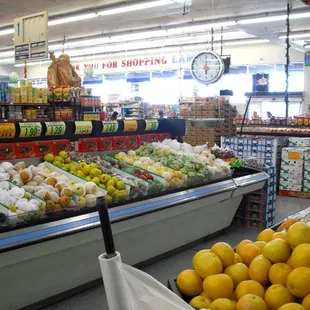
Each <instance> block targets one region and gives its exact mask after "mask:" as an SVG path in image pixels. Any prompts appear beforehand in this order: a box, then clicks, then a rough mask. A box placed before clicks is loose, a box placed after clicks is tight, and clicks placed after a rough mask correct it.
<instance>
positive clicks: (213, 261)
mask: <svg viewBox="0 0 310 310" xmlns="http://www.w3.org/2000/svg"><path fill="white" fill-rule="evenodd" d="M194 269H195V270H196V272H197V273H198V274H199V275H200V276H201V277H202V278H203V279H205V278H206V277H207V276H210V275H213V274H218V273H221V272H222V270H223V265H222V262H221V260H220V259H219V258H218V257H217V256H216V255H215V254H213V253H205V254H202V255H201V256H199V257H198V258H197V259H196V260H195V261H194Z"/></svg>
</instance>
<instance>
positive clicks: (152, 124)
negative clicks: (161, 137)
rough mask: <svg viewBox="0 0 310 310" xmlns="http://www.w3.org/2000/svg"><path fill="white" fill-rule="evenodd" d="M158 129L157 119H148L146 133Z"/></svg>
mask: <svg viewBox="0 0 310 310" xmlns="http://www.w3.org/2000/svg"><path fill="white" fill-rule="evenodd" d="M157 129H158V120H157V119H147V120H145V131H152V130H157Z"/></svg>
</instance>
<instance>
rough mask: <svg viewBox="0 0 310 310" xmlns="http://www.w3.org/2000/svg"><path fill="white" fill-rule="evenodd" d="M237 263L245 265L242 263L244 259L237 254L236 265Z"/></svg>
mask: <svg viewBox="0 0 310 310" xmlns="http://www.w3.org/2000/svg"><path fill="white" fill-rule="evenodd" d="M237 263H243V261H242V258H241V257H240V255H239V254H237V253H235V259H234V264H237Z"/></svg>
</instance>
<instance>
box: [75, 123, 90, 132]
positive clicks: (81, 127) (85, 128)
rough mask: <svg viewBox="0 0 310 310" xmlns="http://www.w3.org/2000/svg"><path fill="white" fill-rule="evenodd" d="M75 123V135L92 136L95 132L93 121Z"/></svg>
mask: <svg viewBox="0 0 310 310" xmlns="http://www.w3.org/2000/svg"><path fill="white" fill-rule="evenodd" d="M74 123H75V133H74V134H75V135H90V134H91V132H92V131H93V123H92V122H91V121H77V122H74Z"/></svg>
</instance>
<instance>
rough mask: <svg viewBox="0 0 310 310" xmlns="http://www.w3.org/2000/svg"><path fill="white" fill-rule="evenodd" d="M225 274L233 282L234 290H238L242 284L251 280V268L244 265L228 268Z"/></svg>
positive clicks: (239, 264)
mask: <svg viewBox="0 0 310 310" xmlns="http://www.w3.org/2000/svg"><path fill="white" fill-rule="evenodd" d="M224 273H225V274H227V275H228V276H229V277H230V278H231V279H232V280H233V282H234V288H236V287H237V285H238V284H239V283H240V282H242V281H245V280H249V268H248V267H247V266H246V265H244V264H242V263H238V264H235V265H230V266H228V267H227V268H226V269H225V271H224Z"/></svg>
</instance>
